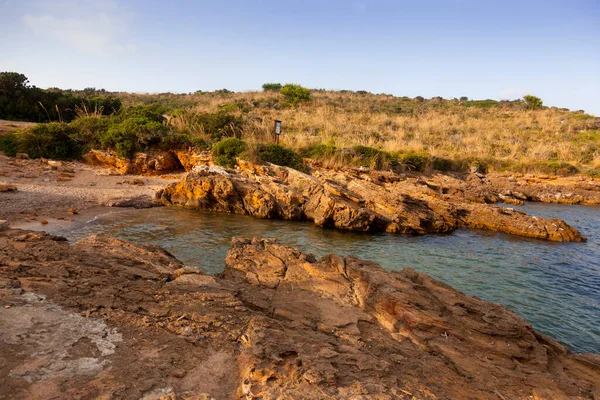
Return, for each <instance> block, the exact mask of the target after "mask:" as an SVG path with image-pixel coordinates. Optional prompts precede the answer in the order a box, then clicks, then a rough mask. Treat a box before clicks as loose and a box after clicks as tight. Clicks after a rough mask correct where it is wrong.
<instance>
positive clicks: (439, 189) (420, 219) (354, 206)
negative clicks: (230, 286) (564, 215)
mask: <svg viewBox="0 0 600 400" xmlns="http://www.w3.org/2000/svg"><path fill="white" fill-rule="evenodd" d="M240 165H241V169H240V170H224V169H223V168H220V167H215V166H211V167H208V166H200V167H196V168H195V169H194V170H192V172H190V173H189V174H187V175H186V176H185V178H183V180H182V181H181V182H178V183H172V184H170V185H169V186H167V187H166V188H165V189H163V190H161V191H159V192H158V193H157V198H158V199H160V200H161V201H162V202H164V203H165V204H175V205H182V206H185V207H189V208H198V209H205V210H214V211H224V212H229V213H236V214H247V215H252V216H255V217H259V218H280V219H290V220H302V219H306V220H310V221H313V222H314V223H315V224H316V225H318V226H324V227H335V228H338V229H344V230H355V231H378V232H392V233H408V234H425V233H447V232H452V231H454V230H455V229H457V228H459V227H469V228H478V229H488V230H493V231H498V232H504V233H509V234H513V235H519V236H525V237H532V238H539V239H547V240H553V241H561V242H568V241H583V240H585V237H584V236H582V235H581V234H580V233H579V232H578V231H577V230H576V229H575V228H573V227H571V226H569V225H567V224H566V223H565V222H564V221H562V220H559V219H544V218H538V217H534V216H528V215H526V214H525V213H523V212H519V211H515V210H513V209H510V208H505V207H496V206H492V205H490V204H487V203H491V202H497V201H499V200H500V199H501V197H500V196H503V197H502V199H504V200H505V201H509V200H508V199H509V198H513V197H511V196H513V194H512V193H511V196H508V195H499V194H496V193H494V192H493V191H490V190H489V189H486V188H485V187H482V184H481V183H479V184H478V185H477V186H475V185H474V184H470V183H469V180H468V179H467V180H466V181H461V180H459V179H456V178H452V177H449V176H446V175H438V176H436V177H434V178H433V179H431V180H429V181H428V180H426V179H425V178H424V177H423V176H417V177H407V176H406V175H404V176H403V175H399V174H395V173H393V172H364V173H363V172H359V171H344V172H336V171H331V170H318V171H315V172H314V173H313V175H312V176H311V175H307V174H304V173H301V172H298V171H296V170H293V169H290V168H286V167H279V166H275V165H268V166H259V165H253V164H249V163H245V162H240ZM472 179H476V180H481V179H483V178H481V177H479V176H477V175H475V174H473V177H472ZM473 187H474V188H473ZM517 200H518V199H517Z"/></svg>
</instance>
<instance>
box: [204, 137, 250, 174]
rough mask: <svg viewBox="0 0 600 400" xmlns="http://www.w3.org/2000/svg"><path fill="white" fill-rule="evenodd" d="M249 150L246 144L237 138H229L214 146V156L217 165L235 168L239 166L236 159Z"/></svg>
mask: <svg viewBox="0 0 600 400" xmlns="http://www.w3.org/2000/svg"><path fill="white" fill-rule="evenodd" d="M247 149H248V145H247V144H246V142H244V141H242V140H239V139H236V138H227V139H223V140H221V141H220V142H218V143H216V144H215V145H214V146H213V149H212V155H213V157H214V158H215V163H216V164H217V165H220V166H223V167H228V168H233V167H235V165H236V164H237V161H236V158H237V157H238V156H239V155H240V154H242V153H243V152H245V151H246V150H247Z"/></svg>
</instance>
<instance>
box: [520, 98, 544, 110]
mask: <svg viewBox="0 0 600 400" xmlns="http://www.w3.org/2000/svg"><path fill="white" fill-rule="evenodd" d="M523 101H524V102H525V104H526V105H527V108H529V109H530V110H536V109H538V108H542V106H543V105H544V102H543V101H542V99H540V98H539V97H536V96H533V95H530V94H528V95H525V96H523Z"/></svg>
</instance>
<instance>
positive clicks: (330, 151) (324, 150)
mask: <svg viewBox="0 0 600 400" xmlns="http://www.w3.org/2000/svg"><path fill="white" fill-rule="evenodd" d="M337 151H338V150H337V148H336V147H335V146H332V145H327V144H322V143H319V144H316V145H314V146H310V147H307V148H304V149H302V150H301V151H300V152H301V154H302V155H303V156H304V157H308V158H314V159H317V160H322V159H327V158H331V157H334V156H335V154H336V153H337Z"/></svg>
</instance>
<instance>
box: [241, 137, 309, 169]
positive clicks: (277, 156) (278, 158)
mask: <svg viewBox="0 0 600 400" xmlns="http://www.w3.org/2000/svg"><path fill="white" fill-rule="evenodd" d="M243 157H244V158H246V159H249V160H250V161H253V162H255V163H258V164H263V163H265V162H270V163H272V164H277V165H281V166H284V167H290V168H293V169H297V170H298V171H305V172H306V171H307V168H306V165H305V163H304V159H303V158H302V156H301V155H300V154H298V153H296V152H295V151H294V150H291V149H287V148H285V147H282V146H278V145H276V144H273V143H268V144H263V143H260V144H258V145H256V146H255V147H253V148H252V149H251V150H250V154H248V153H246V154H245V155H244V156H243Z"/></svg>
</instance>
